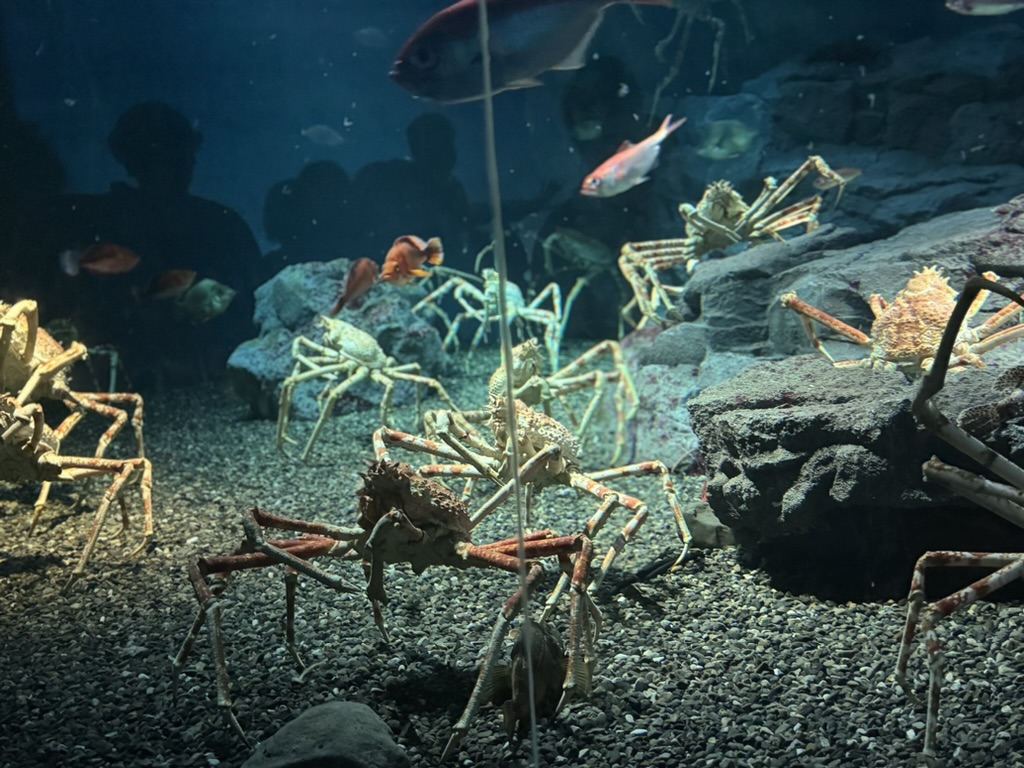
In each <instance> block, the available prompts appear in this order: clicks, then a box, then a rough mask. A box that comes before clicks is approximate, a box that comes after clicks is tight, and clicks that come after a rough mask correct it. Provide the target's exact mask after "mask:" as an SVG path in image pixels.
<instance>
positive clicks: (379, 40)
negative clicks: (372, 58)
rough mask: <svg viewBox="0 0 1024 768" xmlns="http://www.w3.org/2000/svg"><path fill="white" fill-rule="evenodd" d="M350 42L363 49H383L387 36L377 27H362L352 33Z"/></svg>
mask: <svg viewBox="0 0 1024 768" xmlns="http://www.w3.org/2000/svg"><path fill="white" fill-rule="evenodd" d="M352 40H353V41H354V42H355V43H356V45H360V46H362V47H363V48H384V47H386V46H387V45H388V36H387V35H386V34H385V33H384V32H383V31H382V30H381V29H379V28H378V27H362V28H361V29H357V30H356V31H355V32H353V33H352Z"/></svg>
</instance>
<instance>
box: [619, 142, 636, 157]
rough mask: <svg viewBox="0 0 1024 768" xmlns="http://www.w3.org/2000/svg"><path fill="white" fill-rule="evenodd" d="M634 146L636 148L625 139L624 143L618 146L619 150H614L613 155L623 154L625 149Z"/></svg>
mask: <svg viewBox="0 0 1024 768" xmlns="http://www.w3.org/2000/svg"><path fill="white" fill-rule="evenodd" d="M635 146H636V144H634V143H633V142H632V141H630V140H629V139H626V140H625V141H624V142H622V143H621V144H619V148H618V149H616V150H615V154H619V152H624V151H626V150H627V149H629V148H630V147H635Z"/></svg>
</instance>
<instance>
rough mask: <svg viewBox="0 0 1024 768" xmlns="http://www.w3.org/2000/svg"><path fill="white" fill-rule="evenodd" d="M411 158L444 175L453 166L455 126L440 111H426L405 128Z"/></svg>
mask: <svg viewBox="0 0 1024 768" xmlns="http://www.w3.org/2000/svg"><path fill="white" fill-rule="evenodd" d="M405 136H406V139H407V140H408V142H409V151H410V152H412V159H413V160H414V161H415V162H416V163H417V164H418V165H422V166H424V167H426V168H430V169H431V170H433V171H436V172H438V173H443V174H445V175H447V174H449V173H451V172H452V170H453V169H454V168H455V126H454V125H453V124H452V121H451V120H449V119H448V118H447V117H445V116H444V115H442V114H441V113H440V112H426V113H424V114H422V115H420V116H419V117H417V118H416V119H415V120H413V121H412V122H411V123H409V126H408V127H407V128H406V129H405Z"/></svg>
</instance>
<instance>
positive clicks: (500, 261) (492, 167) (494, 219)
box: [477, 0, 540, 768]
mask: <svg viewBox="0 0 1024 768" xmlns="http://www.w3.org/2000/svg"><path fill="white" fill-rule="evenodd" d="M477 8H478V9H479V10H480V54H481V57H482V59H483V85H484V141H485V147H486V151H487V189H488V192H489V195H490V202H491V232H492V237H493V238H494V268H495V270H496V271H497V273H498V316H499V318H500V319H501V322H500V326H501V328H500V334H501V358H502V365H503V366H504V369H505V420H506V423H507V424H508V425H509V435H510V436H511V437H510V439H509V441H508V446H507V449H508V452H509V457H508V458H509V467H510V469H511V471H512V478H513V480H514V481H515V487H516V491H515V509H516V537H517V538H518V540H519V543H518V548H517V552H518V555H519V585H520V587H521V589H522V595H523V599H522V612H523V616H525V617H529V615H530V593H529V589H528V583H527V578H526V540H525V531H526V526H525V523H524V519H523V487H522V483H521V482H520V479H519V466H520V457H519V427H518V425H517V423H516V402H515V380H514V378H513V371H512V329H511V328H510V327H509V319H508V303H507V299H506V295H507V290H506V286H507V285H508V261H507V260H506V254H505V226H504V222H503V221H502V216H501V188H500V184H499V181H498V152H497V148H496V145H495V139H494V91H493V89H492V83H491V52H490V29H489V27H488V26H487V2H486V1H485V0H477ZM531 629H532V627H530V626H529V622H528V621H525V620H524V622H523V625H522V627H521V628H520V631H521V632H525V633H527V634H526V635H524V637H523V641H524V642H523V645H524V646H525V647H526V672H527V677H526V684H527V694H528V696H527V698H529V700H530V764H531V765H532V766H535V768H536V767H537V766H539V765H540V741H539V739H538V735H537V706H536V696H535V695H534V690H535V688H534V686H535V682H534V679H533V658H532V653H531V646H532V645H533V644H532V643H531V638H530V637H529V632H530V631H531Z"/></svg>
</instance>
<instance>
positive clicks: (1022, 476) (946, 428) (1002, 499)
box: [896, 277, 1024, 761]
mask: <svg viewBox="0 0 1024 768" xmlns="http://www.w3.org/2000/svg"><path fill="white" fill-rule="evenodd" d="M989 291H992V292H995V293H999V294H1001V295H1002V296H1005V297H1006V298H1008V299H1011V300H1013V301H1014V302H1016V303H1017V304H1019V305H1021V306H1024V298H1021V297H1020V296H1018V295H1017V294H1015V293H1014V292H1013V291H1011V290H1009V289H1008V288H1006V287H1004V286H1002V285H1000V284H999V283H996V282H994V281H992V280H990V279H989V278H987V277H973V278H971V279H970V280H968V281H967V283H966V284H965V285H964V288H963V291H962V292H961V293H960V296H959V298H958V299H957V302H956V305H955V306H954V307H953V309H952V311H951V312H950V313H949V319H948V322H947V323H946V326H945V330H944V332H943V334H942V338H941V341H940V342H939V344H938V348H937V350H936V351H935V353H934V363H933V364H932V366H931V368H930V369H929V370H928V371H927V372H926V373H925V375H924V377H923V378H922V380H921V384H920V386H919V387H918V391H917V396H916V397H915V398H914V402H913V404H912V411H913V414H914V416H915V418H916V419H917V421H918V422H919V423H920V424H922V425H923V426H924V427H925V428H927V429H928V430H929V431H931V432H933V433H935V434H936V435H938V436H939V437H940V438H942V439H943V440H945V441H946V442H947V443H949V444H950V445H952V446H953V447H954V448H956V449H957V450H958V451H960V452H961V453H963V454H964V455H965V456H967V457H969V458H971V459H973V460H974V461H976V462H977V463H978V464H979V465H981V466H982V467H985V468H986V469H988V470H990V471H991V472H992V473H993V474H995V475H997V476H998V477H999V478H1001V479H1002V480H1004V481H1005V482H1006V483H1009V485H1007V484H1005V483H1002V482H998V481H993V480H989V479H988V478H985V477H982V476H981V475H978V474H975V473H974V472H969V471H967V470H964V469H961V468H959V467H955V466H952V465H950V464H946V463H944V462H942V461H940V460H939V459H938V458H937V457H935V456H933V457H932V458H930V459H929V460H928V461H927V462H925V464H924V465H923V468H922V469H923V473H924V479H925V480H926V481H928V482H935V483H939V484H940V485H943V486H945V487H946V488H948V489H950V490H952V491H953V492H955V493H957V494H959V495H961V496H963V497H964V498H967V499H969V500H971V501H973V502H975V503H976V504H978V505H980V506H982V507H984V508H986V509H988V510H990V511H992V512H994V513H995V514H997V515H999V516H1000V517H1002V518H1004V519H1006V520H1009V521H1010V522H1011V523H1014V524H1015V525H1018V526H1021V527H1024V469H1022V468H1021V467H1020V466H1018V465H1017V464H1015V463H1013V462H1012V461H1010V460H1009V459H1007V458H1005V457H1004V456H1002V455H1001V454H999V453H998V452H997V451H995V450H993V449H992V448H990V447H989V446H987V445H985V443H983V442H982V441H981V440H979V439H977V438H976V437H973V436H972V435H970V434H968V433H967V432H965V431H964V430H963V429H961V428H960V427H959V426H957V425H956V424H954V423H953V422H952V421H950V420H949V419H948V418H947V417H946V416H945V415H944V414H943V413H942V412H941V411H940V410H939V409H938V407H937V406H936V405H935V403H934V402H933V398H934V397H935V395H936V394H938V392H939V391H940V390H941V389H942V387H943V385H944V383H945V379H946V373H947V371H948V370H950V369H951V368H952V367H953V366H954V365H956V364H957V362H958V358H960V357H961V354H960V353H958V352H957V348H958V346H959V345H960V344H961V343H962V339H961V337H962V331H961V326H962V325H963V323H964V321H965V319H966V318H967V317H969V316H970V315H971V314H972V312H973V311H975V309H976V305H977V304H978V299H979V297H982V296H983V295H984V294H985V293H987V292H989ZM1011 306H1016V305H1011ZM949 566H975V567H983V568H993V569H995V570H994V572H993V573H991V574H989V575H987V576H985V577H984V578H981V579H979V580H978V581H975V582H974V583H973V584H971V585H969V586H967V587H964V588H963V589H961V590H958V591H957V592H954V593H953V594H951V595H948V596H947V597H944V598H942V599H940V600H936V601H935V602H932V603H930V604H928V605H925V572H926V571H927V570H928V569H929V568H934V567H949ZM1022 578H1024V553H1021V552H957V551H935V552H926V553H925V554H924V555H922V556H921V557H920V558H919V559H918V561H917V563H916V565H915V566H914V573H913V576H912V578H911V583H910V593H909V595H908V597H907V619H906V622H905V624H904V628H903V633H902V636H901V641H900V649H899V657H898V659H897V663H896V680H897V681H898V682H899V684H900V686H901V687H902V688H903V690H904V691H905V692H906V693H907V696H908V697H909V698H910V699H911V701H913V702H914V703H915V704H917V705H918V706H921V707H925V706H926V707H927V717H926V722H925V732H924V748H923V753H924V755H925V756H926V757H927V758H928V759H929V761H931V760H932V759H933V758H934V757H935V746H936V733H937V730H938V710H939V698H940V692H941V686H942V680H943V654H942V643H941V642H940V640H939V634H938V625H939V622H940V621H941V620H942V619H943V618H945V617H947V616H949V615H950V614H951V613H953V612H954V611H957V610H959V609H960V608H964V607H966V606H968V605H970V604H972V603H974V602H976V601H977V600H979V599H982V598H985V597H987V596H988V595H990V594H991V593H992V592H994V591H995V590H997V589H999V588H1001V587H1003V586H1005V585H1006V584H1008V583H1010V582H1012V581H1016V580H1020V579H1022ZM917 634H920V635H921V636H923V638H924V645H925V648H926V650H927V653H928V692H927V697H926V702H925V701H922V699H921V698H920V696H918V694H917V693H916V692H915V691H914V689H913V687H912V685H911V682H910V680H909V679H908V674H907V666H908V663H909V661H910V656H911V653H912V652H913V649H914V646H913V642H914V637H915V635H917Z"/></svg>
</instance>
